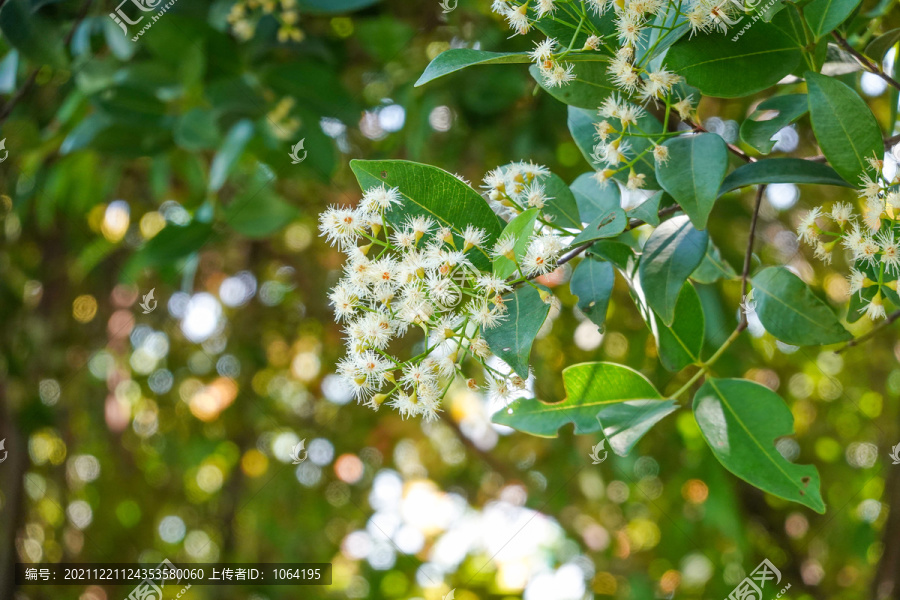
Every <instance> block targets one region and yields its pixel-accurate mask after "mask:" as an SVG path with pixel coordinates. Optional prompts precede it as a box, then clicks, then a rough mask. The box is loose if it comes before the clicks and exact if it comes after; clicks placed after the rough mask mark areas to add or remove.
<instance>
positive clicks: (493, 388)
mask: <svg viewBox="0 0 900 600" xmlns="http://www.w3.org/2000/svg"><path fill="white" fill-rule="evenodd" d="M512 392H513V390H512V386H510V384H509V382H508V381H507V380H506V379H500V378H499V377H493V376H491V377H488V394H489V395H490V397H491V398H492V399H493V400H497V401H499V402H508V401H509V399H510V398H511V397H512Z"/></svg>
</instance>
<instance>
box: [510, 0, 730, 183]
mask: <svg viewBox="0 0 900 600" xmlns="http://www.w3.org/2000/svg"><path fill="white" fill-rule="evenodd" d="M740 1H741V0H693V1H690V0H679V1H677V2H676V1H675V0H584V1H583V0H538V1H537V2H536V3H529V2H527V1H526V2H523V3H519V2H518V0H495V1H494V3H493V10H494V11H495V12H497V13H500V14H501V15H503V17H504V18H505V19H506V21H507V23H508V24H509V26H510V27H511V28H512V29H513V31H514V32H515V33H516V34H525V33H528V32H529V31H531V29H532V27H533V26H534V24H535V23H537V22H540V21H543V20H546V21H558V22H559V23H562V22H565V24H566V26H568V27H571V26H572V23H573V22H574V23H578V26H577V30H578V31H582V32H584V33H585V35H586V38H585V42H584V44H583V46H581V47H574V46H573V47H569V48H566V47H564V46H563V45H561V43H560V40H557V39H554V38H546V39H543V40H541V41H539V42H537V43H536V44H535V48H534V50H532V51H531V53H530V57H531V59H532V60H533V61H534V63H535V65H537V67H538V69H539V71H540V73H541V76H542V78H543V82H544V85H545V86H547V87H562V86H565V85H567V84H569V83H571V82H572V81H574V80H575V79H576V73H575V65H574V63H573V62H566V58H567V57H571V58H581V59H590V58H591V55H593V56H598V55H599V56H603V57H605V59H606V60H608V62H609V66H608V68H607V72H608V75H609V79H610V81H611V82H612V83H613V84H614V85H615V86H616V87H617V88H618V89H619V92H620V94H621V95H618V94H615V95H613V96H610V97H608V98H607V99H606V101H605V102H604V103H603V105H602V106H601V107H600V111H599V115H600V118H601V121H600V122H598V123H596V125H595V126H596V128H597V137H598V142H597V144H596V146H595V147H594V149H593V153H592V155H591V159H592V160H593V161H594V163H596V164H597V165H598V171H597V173H596V176H595V177H596V179H597V181H598V182H599V183H601V184H602V183H605V182H606V181H607V180H608V179H609V178H610V177H612V176H613V175H615V174H616V173H619V172H622V171H624V172H627V174H628V179H627V187H628V188H629V189H632V190H635V189H640V188H642V187H643V186H644V175H643V174H638V173H635V171H634V168H633V166H634V165H635V164H636V163H637V162H638V161H639V160H641V158H643V156H644V155H646V154H648V153H650V154H652V158H653V159H654V160H656V161H660V162H665V161H666V160H667V159H668V153H667V149H666V147H665V146H663V145H661V144H662V142H663V141H664V140H665V139H666V138H668V137H669V136H671V135H677V134H678V133H677V132H675V133H671V132H670V133H660V134H659V135H658V136H652V135H650V136H648V132H647V131H646V130H645V129H642V128H641V127H639V126H638V123H637V120H638V119H639V118H640V117H641V116H642V115H643V113H644V111H643V108H642V105H645V104H646V103H648V102H651V101H652V102H654V103H656V102H663V103H664V104H665V105H666V121H667V122H666V123H665V124H664V125H665V127H663V131H668V116H669V114H670V112H674V113H677V114H678V115H679V116H680V117H681V119H683V120H686V119H689V118H690V116H691V114H692V111H693V106H692V101H693V98H692V97H691V95H690V94H684V97H679V95H678V93H676V91H675V90H674V87H675V86H676V85H677V84H678V83H679V82H680V81H681V77H680V76H678V75H676V74H674V73H672V72H671V71H669V70H668V69H666V68H665V66H658V67H657V66H653V67H651V66H650V61H649V58H650V56H649V55H650V53H647V52H645V53H643V54H642V55H641V56H640V57H638V56H637V50H636V49H637V48H638V47H639V41H640V40H642V39H644V38H646V37H647V36H646V34H647V33H648V31H650V30H651V29H656V30H657V34H658V35H657V37H656V40H655V42H654V44H653V47H656V46H658V45H660V44H665V43H666V38H667V37H668V36H670V35H680V34H681V33H680V28H678V27H662V26H660V25H658V23H660V22H662V23H672V22H682V23H685V22H686V23H688V24H689V25H690V27H691V29H692V32H697V31H703V32H710V31H712V30H715V29H722V30H724V29H725V28H726V27H727V25H728V24H733V23H734V21H733V20H732V19H731V17H730V16H729V14H733V13H734V12H735V11H737V10H738V3H739V2H740ZM609 10H611V11H613V12H614V23H615V31H614V32H612V33H607V34H604V33H603V32H601V31H600V30H599V29H598V28H597V26H596V24H595V22H594V21H593V20H592V19H591V16H592V15H603V14H606V13H607V11H609ZM576 37H577V36H576ZM572 39H573V40H574V39H575V37H573V38H572ZM570 43H572V42H570ZM585 55H587V56H585ZM614 120H618V121H619V123H618V124H615V125H614V124H613V121H614ZM629 134H632V135H637V136H639V137H641V138H647V137H650V138H651V139H650V141H651V144H650V145H649V146H648V147H647V148H645V149H644V150H642V151H641V152H640V153H637V155H635V153H634V152H633V150H632V147H631V144H630V143H629V141H628V139H627V138H628V136H629Z"/></svg>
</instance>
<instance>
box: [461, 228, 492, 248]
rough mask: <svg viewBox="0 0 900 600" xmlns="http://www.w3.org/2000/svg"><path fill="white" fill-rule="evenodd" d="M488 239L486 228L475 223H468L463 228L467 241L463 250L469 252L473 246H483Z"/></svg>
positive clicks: (464, 239)
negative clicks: (476, 225)
mask: <svg viewBox="0 0 900 600" xmlns="http://www.w3.org/2000/svg"><path fill="white" fill-rule="evenodd" d="M486 239H487V232H486V231H485V230H484V229H481V228H480V227H475V226H474V225H467V226H466V228H465V229H464V230H463V242H465V244H464V246H463V252H468V251H469V250H471V249H472V248H481V246H482V245H484V242H485V240H486Z"/></svg>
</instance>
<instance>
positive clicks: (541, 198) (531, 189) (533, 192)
mask: <svg viewBox="0 0 900 600" xmlns="http://www.w3.org/2000/svg"><path fill="white" fill-rule="evenodd" d="M523 194H524V196H525V203H526V204H527V205H528V206H530V207H531V208H538V209H542V208H544V206H546V205H547V200H552V198H548V197H547V194H546V192H545V191H544V186H543V185H541V184H540V183H537V182H535V183H532V184H531V185H529V186H527V187H526V188H525V190H524V192H523Z"/></svg>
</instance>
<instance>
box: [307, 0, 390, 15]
mask: <svg viewBox="0 0 900 600" xmlns="http://www.w3.org/2000/svg"><path fill="white" fill-rule="evenodd" d="M380 1H381V0H298V1H297V4H298V6H299V8H300V11H301V12H305V13H312V14H321V15H335V14H340V13H346V12H352V11H354V10H359V9H361V8H368V7H369V6H372V5H374V4H378V3H379V2H380Z"/></svg>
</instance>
